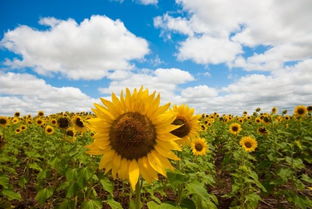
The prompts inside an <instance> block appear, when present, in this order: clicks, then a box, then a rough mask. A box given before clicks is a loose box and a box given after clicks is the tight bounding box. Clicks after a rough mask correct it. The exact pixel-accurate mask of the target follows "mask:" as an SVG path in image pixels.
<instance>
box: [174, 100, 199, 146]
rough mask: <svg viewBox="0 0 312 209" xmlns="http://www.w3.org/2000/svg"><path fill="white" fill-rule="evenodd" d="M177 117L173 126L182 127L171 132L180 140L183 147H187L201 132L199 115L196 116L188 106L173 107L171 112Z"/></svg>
mask: <svg viewBox="0 0 312 209" xmlns="http://www.w3.org/2000/svg"><path fill="white" fill-rule="evenodd" d="M170 112H171V113H172V114H173V115H175V120H174V121H173V123H172V124H173V125H179V126H180V127H179V128H177V129H175V130H173V131H171V133H172V134H173V135H175V136H177V137H179V138H181V139H180V140H178V141H177V142H178V143H179V144H182V145H187V144H189V143H190V142H191V138H192V137H195V136H196V135H197V134H198V131H199V130H200V127H199V123H198V119H199V117H200V116H199V115H194V109H193V108H189V107H188V106H187V105H180V106H177V105H175V106H173V108H172V110H171V111H170Z"/></svg>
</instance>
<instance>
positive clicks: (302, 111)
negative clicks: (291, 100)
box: [294, 105, 308, 117]
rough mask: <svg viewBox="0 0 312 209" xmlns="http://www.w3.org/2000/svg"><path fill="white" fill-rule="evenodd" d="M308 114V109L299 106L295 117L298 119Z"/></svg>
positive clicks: (296, 108)
mask: <svg viewBox="0 0 312 209" xmlns="http://www.w3.org/2000/svg"><path fill="white" fill-rule="evenodd" d="M307 113H308V110H307V107H306V106H303V105H298V106H297V107H295V109H294V115H295V116H297V117H301V116H305V115H306V114H307Z"/></svg>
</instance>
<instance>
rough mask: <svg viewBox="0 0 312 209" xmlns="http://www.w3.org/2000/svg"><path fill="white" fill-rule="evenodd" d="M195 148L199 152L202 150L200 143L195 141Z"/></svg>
mask: <svg viewBox="0 0 312 209" xmlns="http://www.w3.org/2000/svg"><path fill="white" fill-rule="evenodd" d="M195 149H196V150H197V151H198V152H200V151H202V149H203V145H202V144H200V143H196V144H195Z"/></svg>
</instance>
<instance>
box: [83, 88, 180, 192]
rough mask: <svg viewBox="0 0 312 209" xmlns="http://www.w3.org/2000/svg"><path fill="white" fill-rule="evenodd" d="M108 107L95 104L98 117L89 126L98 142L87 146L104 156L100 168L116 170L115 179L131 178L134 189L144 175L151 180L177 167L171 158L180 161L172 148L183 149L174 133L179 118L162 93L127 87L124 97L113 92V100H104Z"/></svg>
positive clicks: (94, 152) (114, 172) (91, 150)
mask: <svg viewBox="0 0 312 209" xmlns="http://www.w3.org/2000/svg"><path fill="white" fill-rule="evenodd" d="M101 100H102V102H103V104H104V106H102V105H98V104H95V107H96V108H95V109H92V110H93V112H95V114H96V118H93V119H90V120H89V121H88V122H89V126H90V129H91V131H94V132H95V135H94V139H95V140H94V142H93V143H92V144H91V145H88V146H86V147H87V148H89V151H87V152H88V153H89V154H93V155H103V156H102V159H101V161H100V168H105V173H107V172H109V171H110V170H111V171H112V176H113V178H116V177H118V178H121V179H124V180H129V182H130V185H131V188H132V189H133V190H134V189H135V185H136V184H137V181H138V179H139V176H140V175H141V176H142V177H143V178H144V179H145V180H146V181H147V182H152V181H154V180H156V179H158V175H157V174H158V173H160V174H162V175H163V176H166V169H171V170H172V169H173V167H172V165H171V163H170V162H169V160H168V158H170V159H173V160H179V158H178V157H177V156H176V155H175V154H174V153H173V152H172V151H171V150H181V148H180V146H179V145H178V144H177V143H176V140H178V139H179V138H178V137H176V136H174V135H173V134H171V133H170V132H171V131H173V130H175V129H176V128H177V126H176V125H172V123H173V121H174V119H175V117H174V116H173V115H172V114H168V113H166V110H167V109H168V108H169V105H170V104H169V103H168V104H166V105H163V106H160V105H159V103H160V95H159V94H158V95H156V92H154V93H152V94H149V92H148V90H147V89H143V87H142V88H140V89H139V90H137V89H134V91H133V93H131V92H130V90H129V89H126V94H124V93H123V92H121V94H120V98H118V97H117V96H116V95H115V94H114V93H113V94H112V102H111V101H108V100H106V99H101Z"/></svg>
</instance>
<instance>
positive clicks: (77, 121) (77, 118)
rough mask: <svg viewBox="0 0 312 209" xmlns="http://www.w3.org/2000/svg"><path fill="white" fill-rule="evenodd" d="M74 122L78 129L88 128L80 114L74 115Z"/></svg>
mask: <svg viewBox="0 0 312 209" xmlns="http://www.w3.org/2000/svg"><path fill="white" fill-rule="evenodd" d="M72 122H73V124H74V126H75V129H76V130H77V131H80V132H81V131H84V130H85V129H86V125H85V123H84V122H83V120H82V118H81V117H80V116H78V115H76V116H74V117H73V119H72Z"/></svg>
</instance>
